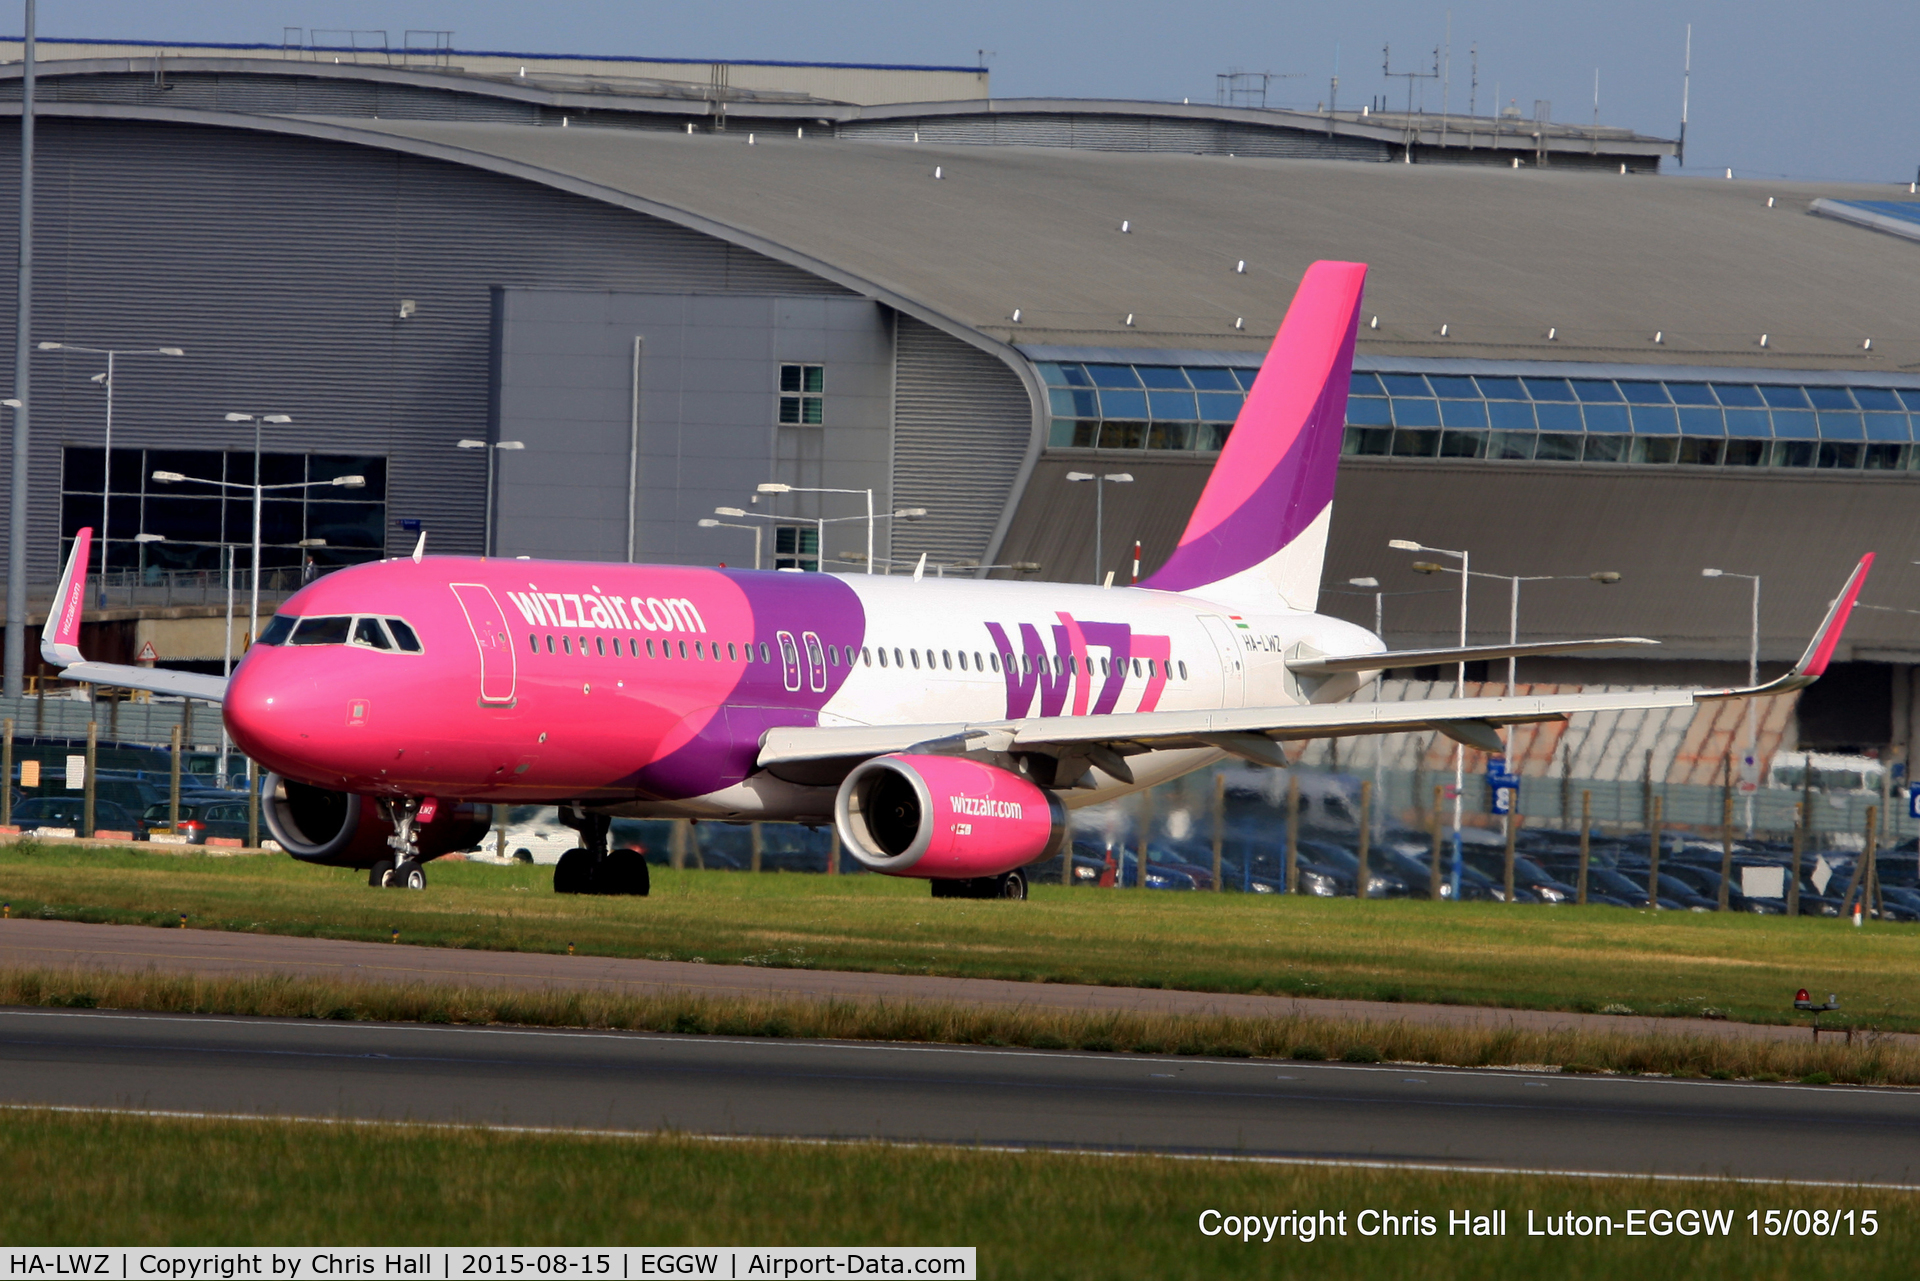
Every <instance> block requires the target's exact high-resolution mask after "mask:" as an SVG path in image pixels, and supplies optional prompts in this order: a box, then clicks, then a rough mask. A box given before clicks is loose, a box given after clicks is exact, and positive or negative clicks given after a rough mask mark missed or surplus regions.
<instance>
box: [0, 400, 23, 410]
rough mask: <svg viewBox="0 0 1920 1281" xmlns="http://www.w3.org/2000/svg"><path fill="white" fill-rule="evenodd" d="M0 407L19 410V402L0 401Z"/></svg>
mask: <svg viewBox="0 0 1920 1281" xmlns="http://www.w3.org/2000/svg"><path fill="white" fill-rule="evenodd" d="M0 405H5V406H6V407H7V408H8V409H18V408H20V402H19V401H17V400H0Z"/></svg>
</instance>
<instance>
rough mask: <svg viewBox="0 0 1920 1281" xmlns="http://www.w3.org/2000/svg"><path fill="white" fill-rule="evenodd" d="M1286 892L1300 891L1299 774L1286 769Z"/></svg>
mask: <svg viewBox="0 0 1920 1281" xmlns="http://www.w3.org/2000/svg"><path fill="white" fill-rule="evenodd" d="M1286 892H1287V893H1289V894H1298V893H1299V892H1300V776H1299V775H1298V774H1296V773H1294V772H1293V771H1292V770H1288V771H1287V877H1286Z"/></svg>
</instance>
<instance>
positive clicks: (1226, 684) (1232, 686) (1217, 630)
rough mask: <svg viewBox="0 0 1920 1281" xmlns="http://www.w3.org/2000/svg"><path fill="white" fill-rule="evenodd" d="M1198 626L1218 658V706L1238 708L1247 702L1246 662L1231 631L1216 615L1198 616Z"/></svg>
mask: <svg viewBox="0 0 1920 1281" xmlns="http://www.w3.org/2000/svg"><path fill="white" fill-rule="evenodd" d="M1200 625H1201V626H1202V627H1204V628H1206V630H1207V639H1208V640H1210V641H1212V642H1213V648H1214V650H1215V652H1216V653H1218V654H1219V656H1220V706H1222V707H1239V706H1242V705H1243V704H1244V703H1245V702H1246V701H1247V660H1246V656H1245V655H1243V654H1242V653H1241V652H1240V645H1239V642H1238V641H1237V640H1235V639H1234V635H1233V629H1232V628H1231V627H1229V626H1227V620H1226V619H1224V618H1221V617H1220V616H1219V615H1218V614H1202V615H1200Z"/></svg>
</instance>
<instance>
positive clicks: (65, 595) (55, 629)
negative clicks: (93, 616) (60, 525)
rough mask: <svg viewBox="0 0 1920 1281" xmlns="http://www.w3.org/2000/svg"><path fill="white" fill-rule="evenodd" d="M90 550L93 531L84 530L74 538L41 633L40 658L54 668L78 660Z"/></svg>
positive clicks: (89, 529) (79, 659)
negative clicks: (57, 589)
mask: <svg viewBox="0 0 1920 1281" xmlns="http://www.w3.org/2000/svg"><path fill="white" fill-rule="evenodd" d="M92 550H93V530H92V529H91V528H87V529H83V530H81V531H80V532H79V534H78V535H76V536H75V537H74V540H73V552H72V554H71V555H69V556H68V557H67V569H66V572H65V573H64V574H62V575H60V590H59V592H58V593H57V594H56V595H55V596H54V598H53V608H52V609H50V610H48V611H47V625H46V627H45V629H43V630H42V631H41V633H40V657H42V658H44V659H45V660H46V661H47V662H48V663H50V664H52V665H53V666H55V667H65V666H67V665H68V664H70V663H77V662H80V661H81V657H80V615H81V612H82V609H83V608H84V606H85V604H86V595H87V557H88V555H89V554H90V553H91V551H92Z"/></svg>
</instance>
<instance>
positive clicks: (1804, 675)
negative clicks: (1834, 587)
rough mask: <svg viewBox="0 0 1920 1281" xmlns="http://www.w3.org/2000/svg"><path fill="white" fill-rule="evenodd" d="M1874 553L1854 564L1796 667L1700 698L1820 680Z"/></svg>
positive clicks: (1775, 690)
mask: <svg viewBox="0 0 1920 1281" xmlns="http://www.w3.org/2000/svg"><path fill="white" fill-rule="evenodd" d="M1873 555H1874V554H1873V553H1872V552H1868V553H1867V554H1866V555H1865V556H1862V557H1861V558H1860V563H1859V564H1858V565H1855V566H1854V567H1853V573H1852V574H1850V575H1849V576H1848V577H1847V584H1846V586H1845V587H1842V588H1841V589H1840V594H1839V595H1838V596H1836V597H1834V599H1833V604H1831V605H1829V606H1828V607H1827V616H1826V617H1825V618H1824V619H1822V620H1821V622H1820V627H1819V630H1817V631H1815V632H1814V634H1813V640H1812V641H1810V642H1808V644H1807V652H1806V653H1804V654H1802V655H1800V661H1799V662H1797V663H1795V664H1794V665H1793V670H1792V671H1790V672H1787V673H1786V674H1785V675H1783V676H1779V677H1776V678H1775V679H1773V680H1770V681H1768V682H1767V683H1766V684H1764V685H1754V686H1751V687H1750V688H1745V689H1716V690H1703V691H1702V692H1701V693H1699V694H1697V695H1695V697H1696V698H1700V699H1708V698H1747V697H1751V696H1754V695H1764V694H1785V693H1789V692H1791V691H1793V690H1796V689H1805V688H1806V687H1807V686H1809V685H1811V684H1813V683H1814V682H1815V681H1817V680H1819V679H1820V677H1821V676H1822V675H1823V674H1825V672H1826V670H1827V663H1828V662H1829V661H1830V660H1831V659H1832V658H1833V651H1834V649H1835V647H1837V646H1838V645H1839V644H1840V633H1841V632H1843V631H1845V630H1846V627H1847V618H1848V617H1849V616H1850V615H1851V614H1852V613H1853V603H1854V601H1856V600H1858V599H1859V597H1860V589H1861V588H1862V587H1863V586H1865V585H1866V581H1867V571H1868V570H1870V569H1872V568H1873Z"/></svg>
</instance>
